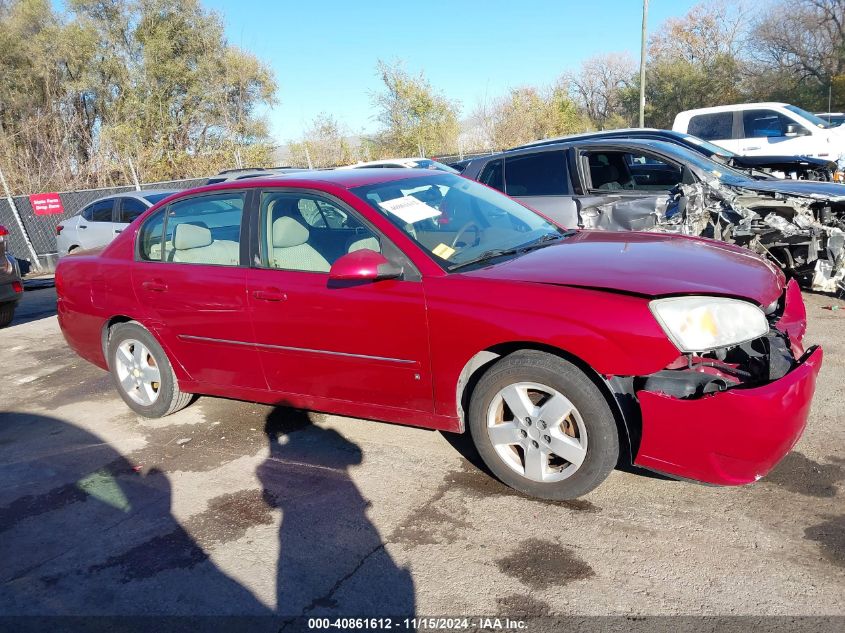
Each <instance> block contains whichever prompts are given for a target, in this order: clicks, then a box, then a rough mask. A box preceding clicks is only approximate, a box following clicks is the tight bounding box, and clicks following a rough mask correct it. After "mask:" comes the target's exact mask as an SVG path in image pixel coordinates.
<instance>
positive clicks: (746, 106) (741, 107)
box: [678, 101, 789, 116]
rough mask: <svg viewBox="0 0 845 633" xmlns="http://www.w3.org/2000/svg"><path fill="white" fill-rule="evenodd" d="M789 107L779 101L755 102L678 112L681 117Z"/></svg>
mask: <svg viewBox="0 0 845 633" xmlns="http://www.w3.org/2000/svg"><path fill="white" fill-rule="evenodd" d="M787 105H789V104H788V103H782V102H780V101H757V102H754V103H734V104H731V105H720V106H712V107H709V108H693V109H691V110H684V111H683V112H679V113H678V116H681V115H692V114H703V113H708V112H734V111H736V110H750V109H751V108H774V107H778V108H782V107H785V106H787Z"/></svg>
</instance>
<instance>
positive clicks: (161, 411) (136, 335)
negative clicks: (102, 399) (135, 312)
mask: <svg viewBox="0 0 845 633" xmlns="http://www.w3.org/2000/svg"><path fill="white" fill-rule="evenodd" d="M108 361H109V368H110V370H111V375H112V381H113V382H114V385H115V387H116V388H117V391H118V393H119V394H120V397H121V398H123V401H124V402H126V404H127V405H129V408H130V409H132V410H133V411H135V412H136V413H140V414H141V415H143V416H145V417H148V418H160V417H163V416H165V415H170V414H171V413H174V412H176V411H178V410H179V409H182V408H184V407H185V406H187V404H188V403H189V402H190V400H191V394H189V393H183V392H182V391H180V390H179V384H178V383H177V381H176V375H175V374H174V373H173V368H172V367H171V365H170V361H169V360H168V358H167V355H166V354H165V353H164V350H163V349H162V348H161V345H159V344H158V341H156V340H155V338H153V336H152V335H151V334H150V333H149V332H148V331H147V330H145V329H144V328H143V327H141V326H140V325H138V324H137V323H119V324H118V325H115V326H114V327H112V329H111V332H110V336H109V345H108Z"/></svg>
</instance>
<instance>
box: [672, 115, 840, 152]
mask: <svg viewBox="0 0 845 633" xmlns="http://www.w3.org/2000/svg"><path fill="white" fill-rule="evenodd" d="M672 129H673V130H675V131H676V132H685V133H687V134H692V135H693V136H698V137H700V138H703V139H705V140H708V141H711V142H713V143H716V144H717V145H721V146H722V147H724V148H726V149H729V150H731V151H732V152H735V153H737V154H742V155H743V156H761V155H780V156H816V157H818V158H825V159H827V160H832V161H840V162H841V159H842V157H843V154H845V127H833V126H831V125H830V123H829V122H828V121H825V120H824V119H822V118H820V117H818V116H816V115H815V114H811V113H809V112H807V111H806V110H802V109H801V108H799V107H797V106H794V105H789V104H787V103H744V104H740V105H729V106H717V107H715V108H699V109H697V110H686V111H684V112H681V113H680V114H678V115H677V116H676V117H675V123H674V124H673V125H672Z"/></svg>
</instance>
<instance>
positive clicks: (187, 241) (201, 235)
mask: <svg viewBox="0 0 845 633" xmlns="http://www.w3.org/2000/svg"><path fill="white" fill-rule="evenodd" d="M213 241H214V240H213V239H212V238H211V231H210V230H209V229H208V227H205V226H197V225H196V224H177V225H176V233H175V234H174V236H173V248H175V249H176V250H177V251H184V250H187V249H189V248H202V247H203V246H208V245H209V244H211V243H212V242H213Z"/></svg>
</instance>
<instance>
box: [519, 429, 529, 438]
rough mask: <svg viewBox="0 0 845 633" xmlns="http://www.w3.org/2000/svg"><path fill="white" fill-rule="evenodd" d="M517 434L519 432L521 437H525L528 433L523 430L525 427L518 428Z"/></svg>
mask: <svg viewBox="0 0 845 633" xmlns="http://www.w3.org/2000/svg"><path fill="white" fill-rule="evenodd" d="M519 434H520V435H521V436H522V437H527V436H528V433H526V432H525V429H520V430H519Z"/></svg>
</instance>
